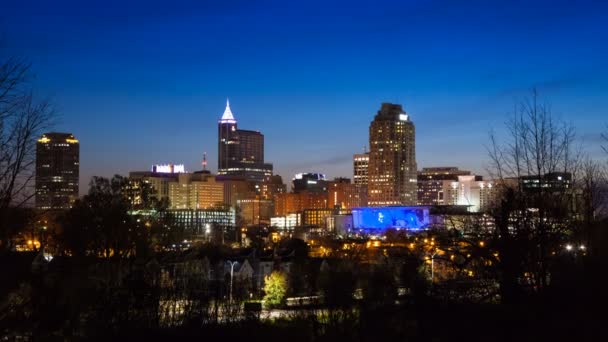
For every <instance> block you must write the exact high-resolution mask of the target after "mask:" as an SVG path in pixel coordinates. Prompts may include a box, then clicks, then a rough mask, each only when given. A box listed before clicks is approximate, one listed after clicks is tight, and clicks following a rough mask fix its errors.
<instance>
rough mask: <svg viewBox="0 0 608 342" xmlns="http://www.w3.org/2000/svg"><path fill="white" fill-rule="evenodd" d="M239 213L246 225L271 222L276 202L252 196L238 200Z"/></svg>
mask: <svg viewBox="0 0 608 342" xmlns="http://www.w3.org/2000/svg"><path fill="white" fill-rule="evenodd" d="M237 205H238V207H239V209H240V212H239V215H240V217H241V218H242V219H243V223H245V224H246V225H251V224H263V223H270V217H271V216H272V215H273V213H274V212H273V211H274V202H273V201H271V200H266V199H260V198H250V199H240V200H238V201H237Z"/></svg>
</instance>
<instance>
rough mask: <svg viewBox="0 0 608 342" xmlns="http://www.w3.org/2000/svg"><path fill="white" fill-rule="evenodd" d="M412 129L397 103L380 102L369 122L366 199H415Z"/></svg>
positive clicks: (382, 201)
mask: <svg viewBox="0 0 608 342" xmlns="http://www.w3.org/2000/svg"><path fill="white" fill-rule="evenodd" d="M415 137H416V132H415V127H414V123H413V122H412V121H411V119H410V117H409V115H408V114H406V113H405V111H404V110H403V108H402V107H401V105H398V104H391V103H383V104H382V106H381V108H380V110H379V111H378V113H377V114H376V116H375V118H374V120H373V121H372V122H371V124H370V126H369V145H370V152H369V167H368V203H369V205H370V206H390V205H415V204H416V203H417V199H416V198H417V182H418V180H417V166H416V138H415Z"/></svg>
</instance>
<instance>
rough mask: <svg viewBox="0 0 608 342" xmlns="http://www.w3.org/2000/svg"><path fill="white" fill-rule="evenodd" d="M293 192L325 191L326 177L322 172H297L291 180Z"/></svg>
mask: <svg viewBox="0 0 608 342" xmlns="http://www.w3.org/2000/svg"><path fill="white" fill-rule="evenodd" d="M291 191H293V192H296V193H298V192H304V191H308V192H318V193H321V192H327V178H326V177H325V175H324V174H322V173H312V172H309V173H297V174H295V175H294V177H293V179H292V180H291Z"/></svg>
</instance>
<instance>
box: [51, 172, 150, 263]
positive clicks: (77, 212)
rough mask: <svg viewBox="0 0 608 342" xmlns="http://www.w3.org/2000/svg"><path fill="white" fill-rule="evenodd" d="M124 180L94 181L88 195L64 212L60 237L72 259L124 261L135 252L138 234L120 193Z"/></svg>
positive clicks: (100, 179) (94, 179) (93, 179)
mask: <svg viewBox="0 0 608 342" xmlns="http://www.w3.org/2000/svg"><path fill="white" fill-rule="evenodd" d="M125 182H126V179H125V178H124V177H122V176H118V175H116V176H114V177H113V178H112V179H107V178H103V177H93V178H92V179H91V183H90V188H89V193H88V194H87V195H86V196H84V197H83V198H82V200H78V201H76V203H74V206H73V207H72V208H71V209H70V210H69V211H68V212H67V214H66V216H65V218H64V222H63V233H62V236H61V237H60V238H61V240H62V241H63V245H64V247H65V249H67V250H69V251H70V252H71V253H72V254H74V255H85V254H92V255H96V256H103V257H125V256H128V255H131V254H132V253H133V252H134V250H135V245H136V242H137V238H138V236H139V235H140V234H139V230H140V229H145V227H144V226H143V225H137V224H136V222H134V218H133V216H131V215H129V212H128V211H129V202H128V199H127V197H126V196H124V194H123V193H122V189H123V188H124V187H123V185H124V183H125Z"/></svg>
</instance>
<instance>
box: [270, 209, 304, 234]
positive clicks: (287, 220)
mask: <svg viewBox="0 0 608 342" xmlns="http://www.w3.org/2000/svg"><path fill="white" fill-rule="evenodd" d="M270 225H271V226H272V227H274V228H277V229H278V230H283V231H284V230H287V231H292V230H294V229H295V228H296V227H297V226H300V225H302V214H300V213H293V214H287V215H284V216H275V217H271V218H270Z"/></svg>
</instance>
